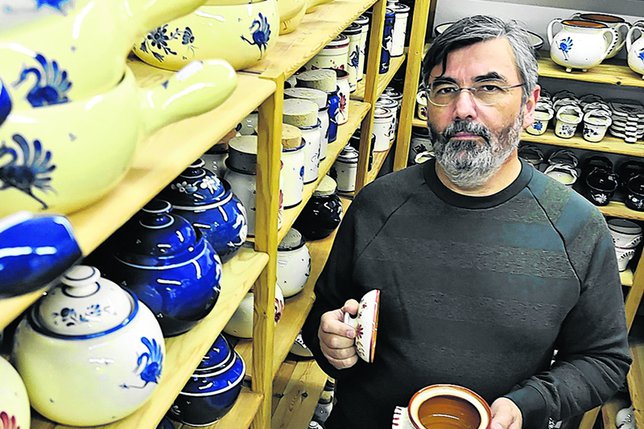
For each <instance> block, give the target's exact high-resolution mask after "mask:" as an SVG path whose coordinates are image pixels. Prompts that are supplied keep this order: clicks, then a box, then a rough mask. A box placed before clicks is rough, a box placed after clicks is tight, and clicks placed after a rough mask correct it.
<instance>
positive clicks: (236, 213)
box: [161, 159, 248, 262]
mask: <svg viewBox="0 0 644 429" xmlns="http://www.w3.org/2000/svg"><path fill="white" fill-rule="evenodd" d="M161 196H162V197H163V198H165V199H166V200H167V201H168V202H170V204H172V208H173V212H174V213H176V214H178V215H180V216H182V217H184V218H186V219H188V220H189V221H190V223H191V224H192V226H194V227H195V228H196V229H198V230H199V231H201V233H202V234H203V236H204V237H205V238H206V240H208V242H209V243H210V244H211V245H212V247H213V249H215V251H216V252H217V254H218V255H219V257H220V258H221V260H222V262H226V261H228V260H229V259H230V258H232V257H233V256H234V255H235V254H236V253H237V251H238V250H239V248H240V247H241V246H242V244H244V242H245V241H246V235H247V233H248V226H247V223H246V210H245V209H244V206H243V205H242V203H241V202H240V201H239V199H238V198H237V197H236V196H235V194H234V193H233V192H232V190H231V187H230V184H229V183H228V182H226V180H224V179H219V178H217V176H216V175H215V174H214V173H212V172H211V171H209V170H207V169H206V168H205V164H204V161H203V160H201V159H198V160H197V161H195V162H194V163H192V164H191V165H190V166H189V167H188V168H187V169H186V170H184V172H183V173H181V175H180V176H179V177H177V178H176V179H175V180H174V181H172V182H171V183H170V184H169V185H168V186H167V187H166V188H165V189H164V190H163V192H162V193H161Z"/></svg>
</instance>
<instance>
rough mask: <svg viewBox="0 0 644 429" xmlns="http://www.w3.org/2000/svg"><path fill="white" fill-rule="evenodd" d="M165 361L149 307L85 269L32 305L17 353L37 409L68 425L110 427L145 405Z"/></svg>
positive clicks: (91, 269) (17, 340)
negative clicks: (109, 424)
mask: <svg viewBox="0 0 644 429" xmlns="http://www.w3.org/2000/svg"><path fill="white" fill-rule="evenodd" d="M164 355H165V346H164V341H163V336H162V333H161V329H160V328H159V323H158V322H157V320H156V319H155V317H154V315H153V314H152V312H151V311H150V310H149V309H148V307H147V306H146V305H144V304H143V303H142V302H140V301H139V300H138V299H137V297H136V295H134V294H133V293H130V292H128V291H125V290H123V289H121V288H120V287H119V286H118V285H117V284H115V283H114V282H112V281H110V280H107V279H105V278H101V275H100V273H99V271H98V270H97V269H96V268H94V267H90V266H86V265H78V266H76V267H74V268H72V269H71V270H69V271H68V272H67V273H66V274H65V276H64V277H63V278H62V285H60V286H57V287H56V288H55V289H53V290H52V291H51V292H50V293H49V294H47V295H46V296H45V297H43V298H42V299H41V300H39V301H38V302H37V303H36V304H35V305H34V306H33V307H31V309H30V310H29V311H28V312H27V314H26V316H25V317H24V318H23V319H22V320H21V321H20V324H19V325H18V328H17V330H16V334H15V340H14V349H13V359H14V361H15V362H16V368H17V369H18V372H19V373H20V375H21V377H22V379H23V380H24V382H25V386H26V387H27V391H28V393H29V399H30V401H31V405H32V406H33V407H34V409H35V410H36V411H38V412H39V413H40V414H42V415H43V416H45V417H46V418H48V419H50V420H53V421H55V422H58V423H62V424H65V425H71V426H94V425H103V424H107V423H110V422H113V421H116V420H118V419H121V418H123V417H125V416H127V415H129V414H131V413H132V412H134V411H135V410H136V409H138V408H139V407H141V406H142V405H143V404H144V403H145V401H146V400H147V399H148V398H149V397H150V395H151V394H152V393H153V392H154V390H155V389H156V388H157V386H158V383H159V379H160V377H161V376H162V370H163V359H164ZM61 386H64V387H65V388H62V389H61Z"/></svg>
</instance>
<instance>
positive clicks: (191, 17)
mask: <svg viewBox="0 0 644 429" xmlns="http://www.w3.org/2000/svg"><path fill="white" fill-rule="evenodd" d="M201 3H204V1H203V0H202V1H201ZM279 28H280V15H279V10H278V5H277V0H250V1H249V0H206V2H205V5H203V6H201V7H199V8H198V9H197V10H195V11H194V12H192V13H190V14H188V15H185V16H183V17H181V18H177V19H174V20H172V21H170V22H168V23H166V24H163V25H161V26H158V27H156V28H154V27H153V26H149V27H148V28H147V29H146V30H148V31H149V33H148V34H147V35H146V36H145V37H144V38H142V39H140V40H139V42H138V43H136V44H134V48H133V51H134V53H135V54H136V56H137V57H139V58H140V59H142V60H143V61H145V62H146V63H148V64H150V65H153V66H156V67H160V68H163V69H167V70H178V69H180V68H181V67H183V66H184V65H186V64H187V63H189V62H190V61H193V60H205V59H210V58H221V59H224V60H226V61H228V62H229V63H230V64H231V65H232V66H233V67H234V68H235V70H241V69H245V68H248V67H251V66H253V65H255V64H256V63H258V62H259V61H261V60H262V59H263V58H264V57H265V56H266V53H267V52H268V51H269V50H270V49H271V48H272V47H273V45H275V43H277V36H278V34H279Z"/></svg>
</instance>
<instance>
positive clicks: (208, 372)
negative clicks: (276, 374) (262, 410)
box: [169, 351, 246, 426]
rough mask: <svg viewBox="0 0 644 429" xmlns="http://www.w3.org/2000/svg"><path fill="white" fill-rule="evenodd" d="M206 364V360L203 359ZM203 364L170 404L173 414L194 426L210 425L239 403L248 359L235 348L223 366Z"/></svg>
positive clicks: (171, 413) (176, 418) (170, 414)
mask: <svg viewBox="0 0 644 429" xmlns="http://www.w3.org/2000/svg"><path fill="white" fill-rule="evenodd" d="M202 364H203V362H202ZM202 364H200V365H199V366H198V367H197V370H196V371H195V373H194V374H193V375H192V377H190V379H189V380H188V382H187V383H186V385H185V386H184V387H183V389H182V390H181V393H180V394H179V396H178V397H177V399H175V401H174V404H173V405H172V407H171V408H170V413H169V416H170V417H171V418H172V419H174V420H177V421H180V422H182V423H184V424H188V425H192V426H207V425H211V424H213V423H214V422H216V421H218V420H219V419H221V418H222V417H223V416H225V415H226V413H228V411H230V409H231V408H232V407H233V405H235V402H236V401H237V398H238V397H239V394H240V392H241V388H242V381H243V380H244V375H245V374H246V365H245V363H244V360H243V359H242V357H241V356H239V354H238V353H237V352H234V351H233V352H232V353H231V354H230V355H229V356H228V358H227V360H226V361H225V362H224V363H223V364H222V365H220V366H217V367H214V368H211V369H208V368H204V367H203V366H202Z"/></svg>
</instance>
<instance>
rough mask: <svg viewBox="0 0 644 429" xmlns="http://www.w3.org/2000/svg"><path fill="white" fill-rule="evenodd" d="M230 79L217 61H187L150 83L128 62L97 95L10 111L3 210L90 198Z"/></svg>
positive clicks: (75, 205) (212, 103) (0, 130)
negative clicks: (148, 140) (141, 148)
mask: <svg viewBox="0 0 644 429" xmlns="http://www.w3.org/2000/svg"><path fill="white" fill-rule="evenodd" d="M235 85H236V75H235V72H234V70H233V69H232V68H231V67H230V65H228V64H227V63H226V62H223V61H219V60H213V61H208V62H195V63H192V64H190V65H189V66H187V67H186V68H184V69H183V70H181V71H180V72H178V73H176V74H175V75H174V76H172V77H170V79H169V80H167V81H166V82H164V83H163V84H161V85H159V86H157V87H154V88H153V89H149V90H142V89H138V87H137V84H136V81H135V79H134V75H133V74H132V72H131V71H129V69H128V70H127V71H126V73H125V75H124V77H123V80H122V81H121V82H120V83H119V85H118V86H116V87H115V88H114V89H112V90H111V91H108V92H105V93H103V94H97V95H96V96H95V97H90V98H87V99H84V100H80V101H76V102H70V103H65V104H59V105H53V106H47V107H42V108H39V109H31V110H28V111H27V110H25V111H19V112H18V111H14V112H13V113H12V114H11V115H9V117H8V118H7V120H6V121H5V123H4V124H3V125H2V127H0V142H1V144H0V216H5V215H7V214H9V213H13V212H16V211H18V210H30V211H42V210H48V211H52V212H57V213H63V214H65V213H70V212H73V211H75V210H78V209H80V208H83V207H85V206H87V205H89V204H91V203H93V202H94V201H96V200H98V199H100V198H101V197H102V196H103V195H105V194H106V193H107V192H108V191H110V190H111V189H112V188H113V187H114V186H115V185H116V184H117V183H118V181H119V180H120V179H121V178H122V177H123V176H124V175H125V173H126V172H127V170H128V168H129V166H130V164H131V163H132V160H133V158H134V154H135V151H136V149H137V145H138V143H139V142H141V141H142V140H143V138H144V137H147V136H149V135H151V134H152V133H153V132H155V131H156V130H158V129H159V128H161V127H163V126H165V125H167V124H169V123H171V122H175V121H178V120H180V119H183V118H186V117H188V116H191V115H195V114H199V113H202V112H205V111H208V110H210V109H212V108H214V107H216V106H217V105H219V104H220V103H222V102H223V101H224V100H225V99H226V98H228V96H229V95H230V94H231V92H232V91H233V89H234V88H235ZM151 150H154V149H151ZM80 178H82V180H80Z"/></svg>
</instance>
